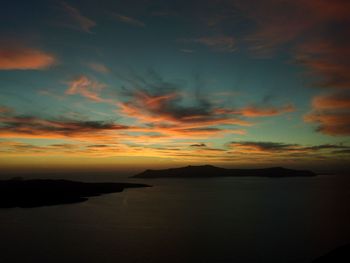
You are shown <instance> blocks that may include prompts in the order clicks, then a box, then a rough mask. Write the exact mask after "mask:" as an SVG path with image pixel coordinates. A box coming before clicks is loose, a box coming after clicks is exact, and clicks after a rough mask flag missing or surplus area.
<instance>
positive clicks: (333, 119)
mask: <svg viewBox="0 0 350 263" xmlns="http://www.w3.org/2000/svg"><path fill="white" fill-rule="evenodd" d="M304 120H305V121H306V122H312V123H316V124H317V125H318V127H317V131H320V132H322V133H324V134H327V135H333V136H339V135H343V136H346V135H350V94H349V93H348V92H345V91H342V92H337V93H329V94H326V95H319V96H316V97H314V98H313V100H312V111H311V112H309V113H308V114H306V115H305V116H304Z"/></svg>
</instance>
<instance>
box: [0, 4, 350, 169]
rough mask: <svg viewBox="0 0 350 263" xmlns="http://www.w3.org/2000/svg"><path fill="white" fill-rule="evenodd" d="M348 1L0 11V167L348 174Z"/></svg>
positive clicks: (15, 6) (13, 6)
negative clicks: (200, 167) (282, 169)
mask: <svg viewBox="0 0 350 263" xmlns="http://www.w3.org/2000/svg"><path fill="white" fill-rule="evenodd" d="M349 10H350V1H348V0H264V1H261V0H211V1H205V0H198V1H190V0H186V1H185V0H184V1H177V0H174V1H164V0H163V1H161V0H138V1H132V0H129V1H111V0H110V1H105V0H100V1H73V0H69V1H59V0H57V1H50V0H48V1H35V0H33V1H24V0H22V1H19V0H13V1H3V2H2V4H1V9H0V21H1V23H0V32H1V34H0V165H1V167H2V169H4V170H21V169H24V170H25V169H29V168H32V169H71V168H77V169H80V168H82V169H83V168H84V169H85V168H88V169H107V170H108V169H112V170H113V169H121V168H123V169H124V168H126V169H127V168H128V167H132V168H135V167H136V168H146V167H147V168H155V167H171V166H178V165H188V164H216V165H220V166H224V167H251V166H259V167H265V166H286V167H303V168H315V167H318V168H322V169H329V168H334V169H338V168H340V167H346V166H347V163H350V162H349V161H350V137H349V136H350V48H349V47H350V35H349V26H350V15H349Z"/></svg>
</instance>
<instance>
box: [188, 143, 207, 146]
mask: <svg viewBox="0 0 350 263" xmlns="http://www.w3.org/2000/svg"><path fill="white" fill-rule="evenodd" d="M191 147H207V145H206V144H205V143H196V144H191Z"/></svg>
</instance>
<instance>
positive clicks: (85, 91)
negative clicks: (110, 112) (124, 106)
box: [65, 75, 106, 102]
mask: <svg viewBox="0 0 350 263" xmlns="http://www.w3.org/2000/svg"><path fill="white" fill-rule="evenodd" d="M105 87H106V85H105V84H103V83H100V82H97V81H93V80H91V79H89V78H88V77H87V76H84V75H82V76H79V77H77V78H75V79H74V80H73V81H71V82H70V83H69V88H68V89H67V90H66V92H65V93H66V94H68V95H74V94H79V95H81V96H83V97H86V98H88V99H89V100H92V101H95V102H103V101H105V100H104V99H103V98H101V97H100V92H101V91H102V89H104V88H105Z"/></svg>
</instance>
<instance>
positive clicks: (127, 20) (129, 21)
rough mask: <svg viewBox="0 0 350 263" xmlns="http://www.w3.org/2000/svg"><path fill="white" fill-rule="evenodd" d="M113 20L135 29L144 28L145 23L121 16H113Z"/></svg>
mask: <svg viewBox="0 0 350 263" xmlns="http://www.w3.org/2000/svg"><path fill="white" fill-rule="evenodd" d="M113 17H114V18H116V19H117V20H118V21H120V22H123V23H126V24H129V25H132V26H136V27H145V26H146V25H145V23H143V22H141V21H139V20H137V19H135V18H132V17H130V16H125V15H121V14H114V15H113Z"/></svg>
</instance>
